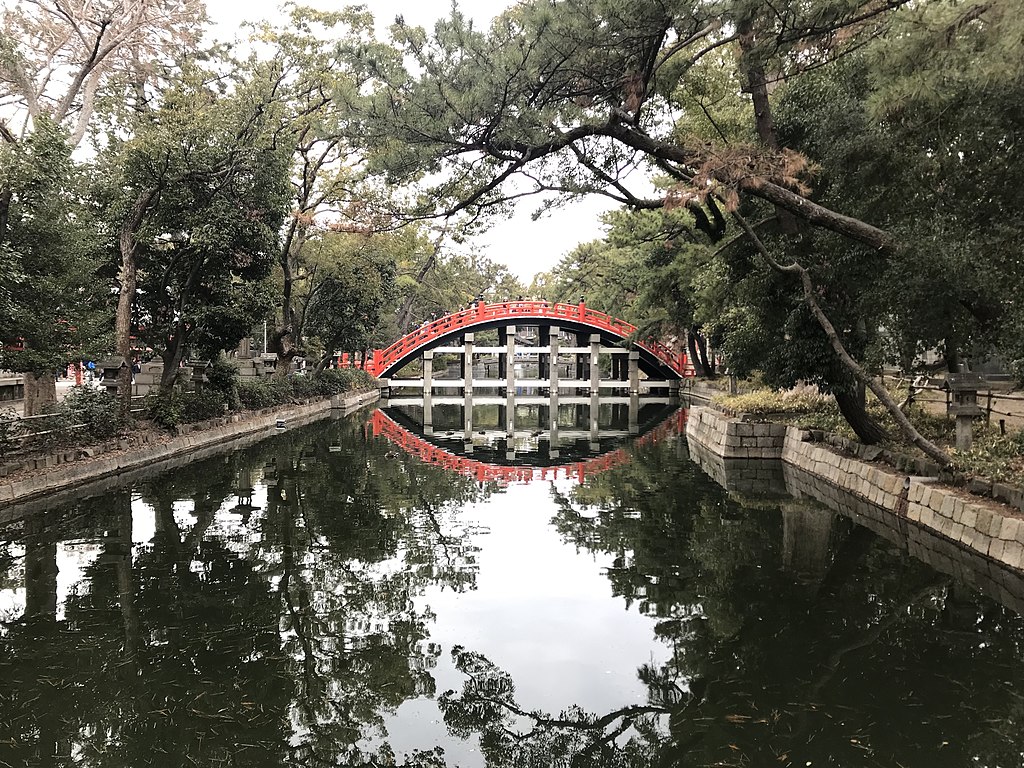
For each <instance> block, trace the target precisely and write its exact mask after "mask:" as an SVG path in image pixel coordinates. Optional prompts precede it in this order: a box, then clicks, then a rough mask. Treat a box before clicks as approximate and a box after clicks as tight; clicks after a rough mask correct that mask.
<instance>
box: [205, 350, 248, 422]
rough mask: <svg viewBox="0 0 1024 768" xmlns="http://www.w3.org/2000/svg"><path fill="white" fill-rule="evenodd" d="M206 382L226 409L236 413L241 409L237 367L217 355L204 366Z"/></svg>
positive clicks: (225, 358)
mask: <svg viewBox="0 0 1024 768" xmlns="http://www.w3.org/2000/svg"><path fill="white" fill-rule="evenodd" d="M206 380H207V382H209V388H210V389H211V390H212V391H214V392H216V393H218V394H219V395H220V397H221V400H223V401H224V402H225V403H227V404H228V408H229V409H231V410H232V411H237V410H238V409H239V408H240V407H241V403H240V402H239V399H238V366H237V365H235V363H234V362H232V361H231V360H229V359H228V358H227V357H225V356H224V355H218V356H217V357H216V358H215V359H214V360H213V361H212V362H211V363H210V364H209V365H208V366H206Z"/></svg>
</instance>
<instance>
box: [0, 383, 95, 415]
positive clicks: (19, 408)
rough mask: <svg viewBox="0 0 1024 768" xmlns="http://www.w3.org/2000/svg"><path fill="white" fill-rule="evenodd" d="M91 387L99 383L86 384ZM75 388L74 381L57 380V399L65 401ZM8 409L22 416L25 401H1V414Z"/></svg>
mask: <svg viewBox="0 0 1024 768" xmlns="http://www.w3.org/2000/svg"><path fill="white" fill-rule="evenodd" d="M86 384H89V385H90V386H98V385H99V382H86ZM73 386H75V380H74V379H58V380H57V399H58V400H63V399H64V395H66V394H67V393H68V390H69V389H71V388H72V387H73ZM8 408H11V409H13V410H14V412H15V413H16V414H18V415H19V416H21V415H22V414H23V413H24V412H25V401H24V400H0V412H3V411H6V410H7V409H8Z"/></svg>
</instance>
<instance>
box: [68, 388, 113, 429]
mask: <svg viewBox="0 0 1024 768" xmlns="http://www.w3.org/2000/svg"><path fill="white" fill-rule="evenodd" d="M60 409H61V411H63V412H64V413H66V414H67V417H68V420H69V421H72V422H74V423H75V424H84V425H85V432H84V434H83V436H82V437H83V439H84V440H85V441H89V440H93V439H95V440H102V439H105V438H108V437H114V436H115V435H119V434H121V433H122V432H123V431H124V428H125V426H126V425H125V421H124V419H122V418H121V417H120V415H119V414H118V410H117V400H116V398H115V397H114V395H113V394H111V393H109V392H107V391H105V390H101V389H97V388H95V387H72V388H71V389H70V390H69V391H68V392H67V394H65V395H64V399H63V400H61V401H60Z"/></svg>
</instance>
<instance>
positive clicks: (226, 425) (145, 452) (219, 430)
mask: <svg viewBox="0 0 1024 768" xmlns="http://www.w3.org/2000/svg"><path fill="white" fill-rule="evenodd" d="M379 397H380V391H379V390H378V389H376V388H374V389H370V390H364V391H361V392H349V393H346V394H344V395H337V396H335V397H334V398H331V399H329V400H317V401H312V402H306V403H302V404H297V405H290V406H282V407H279V408H267V409H264V410H262V411H253V412H249V413H242V414H231V415H229V416H225V417H223V418H221V419H218V420H215V422H210V423H207V424H204V426H205V428H204V429H194V428H195V427H196V425H189V426H190V427H191V428H190V429H186V430H181V431H180V434H178V435H177V436H175V437H172V438H169V439H166V440H162V441H149V442H145V443H144V444H141V445H135V446H128V445H124V444H115V445H116V446H117V450H114V451H113V452H111V453H103V454H100V455H98V456H93V457H87V458H83V459H80V460H78V461H74V462H71V463H68V464H59V465H55V466H53V467H49V466H47V467H44V468H38V471H37V472H35V473H34V474H31V475H29V476H27V477H20V476H17V475H16V476H12V477H0V520H4V521H6V520H10V519H17V517H19V516H21V515H22V514H23V513H22V511H20V510H18V509H16V508H15V507H14V506H10V507H8V505H13V504H14V503H15V502H19V503H20V502H27V501H30V500H32V499H37V498H39V497H43V496H45V497H46V498H45V499H43V502H45V503H47V504H50V503H55V502H54V495H55V494H57V493H60V492H63V491H64V490H68V489H72V492H73V489H75V488H77V487H79V486H81V485H84V484H86V483H89V482H91V481H93V480H99V479H101V478H106V477H110V476H115V475H116V476H120V475H121V474H123V473H126V472H129V471H132V470H137V469H141V470H144V471H145V472H146V473H148V472H150V471H152V470H153V469H155V468H156V467H157V466H158V465H159V464H160V463H161V462H163V461H165V460H167V459H172V458H184V459H185V460H186V461H191V460H192V459H195V458H199V457H201V456H205V455H211V454H214V453H217V452H220V451H223V450H225V449H228V450H230V449H231V448H232V447H233V445H234V444H233V441H234V440H236V439H238V438H240V437H246V436H249V435H261V434H262V435H265V434H266V433H267V432H268V431H270V430H276V429H277V425H278V422H280V421H283V423H284V425H285V427H287V428H291V427H295V426H299V425H301V424H307V423H309V422H311V421H314V420H316V419H320V418H324V416H325V415H328V414H330V413H331V412H332V409H333V410H334V411H342V412H345V413H349V412H351V411H353V410H355V409H357V408H360V407H362V406H364V405H368V404H369V403H372V402H376V401H377V400H378V399H379ZM193 429H194V431H193Z"/></svg>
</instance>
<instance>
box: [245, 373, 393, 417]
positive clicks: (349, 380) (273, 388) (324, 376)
mask: <svg viewBox="0 0 1024 768" xmlns="http://www.w3.org/2000/svg"><path fill="white" fill-rule="evenodd" d="M374 381H375V379H374V378H373V377H372V376H370V375H369V374H368V373H366V372H365V371H361V370H359V369H356V368H344V369H340V370H324V371H318V372H316V373H314V374H313V375H312V376H298V375H291V376H288V377H287V378H284V379H280V378H259V379H248V380H243V381H240V382H239V383H238V398H239V402H240V404H241V407H243V408H246V409H250V410H258V409H261V408H270V407H272V406H275V405H285V404H287V403H291V402H293V401H294V400H296V399H305V398H313V397H332V396H334V395H339V394H343V393H345V392H350V391H352V390H354V389H364V388H367V387H370V386H372V385H373V384H374Z"/></svg>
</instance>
